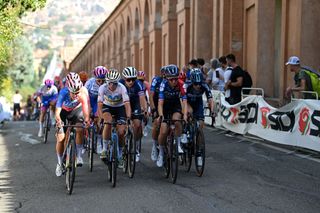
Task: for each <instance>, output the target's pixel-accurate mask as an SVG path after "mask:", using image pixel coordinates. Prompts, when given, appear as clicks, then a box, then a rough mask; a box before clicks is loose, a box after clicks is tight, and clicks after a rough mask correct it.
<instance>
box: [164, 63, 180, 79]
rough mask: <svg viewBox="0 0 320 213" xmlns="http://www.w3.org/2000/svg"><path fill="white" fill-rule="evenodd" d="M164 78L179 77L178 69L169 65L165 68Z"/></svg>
mask: <svg viewBox="0 0 320 213" xmlns="http://www.w3.org/2000/svg"><path fill="white" fill-rule="evenodd" d="M165 76H166V78H178V76H179V68H178V67H177V65H174V64H170V65H168V66H166V67H165Z"/></svg>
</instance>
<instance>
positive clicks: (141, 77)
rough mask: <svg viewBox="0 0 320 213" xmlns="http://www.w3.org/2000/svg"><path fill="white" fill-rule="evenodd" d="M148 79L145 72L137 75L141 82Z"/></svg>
mask: <svg viewBox="0 0 320 213" xmlns="http://www.w3.org/2000/svg"><path fill="white" fill-rule="evenodd" d="M145 77H146V73H145V72H144V71H139V72H138V75H137V78H138V79H140V80H144V79H145Z"/></svg>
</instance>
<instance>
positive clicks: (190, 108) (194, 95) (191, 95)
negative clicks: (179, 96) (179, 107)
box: [184, 68, 214, 128]
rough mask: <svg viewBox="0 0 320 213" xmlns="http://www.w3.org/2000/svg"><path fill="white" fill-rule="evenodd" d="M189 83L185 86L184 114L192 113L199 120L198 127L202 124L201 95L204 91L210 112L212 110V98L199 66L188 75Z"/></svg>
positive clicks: (201, 126) (202, 107)
mask: <svg viewBox="0 0 320 213" xmlns="http://www.w3.org/2000/svg"><path fill="white" fill-rule="evenodd" d="M190 80H191V85H189V86H188V87H187V92H186V95H187V108H186V109H185V111H184V114H186V115H187V114H190V115H192V116H193V117H194V118H195V119H196V120H199V121H200V128H203V125H204V106H203V99H202V95H203V94H204V93H205V94H206V96H207V101H208V105H209V108H210V110H211V112H213V107H214V105H213V98H212V94H211V91H210V88H209V86H208V84H206V83H205V82H204V81H203V80H204V79H203V74H202V72H201V70H200V69H199V68H193V69H192V70H191V75H190Z"/></svg>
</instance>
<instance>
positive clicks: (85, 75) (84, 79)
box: [79, 71, 88, 85]
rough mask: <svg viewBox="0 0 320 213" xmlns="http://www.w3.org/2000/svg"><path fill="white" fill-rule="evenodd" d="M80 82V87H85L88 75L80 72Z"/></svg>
mask: <svg viewBox="0 0 320 213" xmlns="http://www.w3.org/2000/svg"><path fill="white" fill-rule="evenodd" d="M79 76H80V80H81V82H82V85H85V84H86V82H87V80H88V74H87V72H86V71H80V72H79Z"/></svg>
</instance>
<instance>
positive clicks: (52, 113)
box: [50, 110, 55, 120]
mask: <svg viewBox="0 0 320 213" xmlns="http://www.w3.org/2000/svg"><path fill="white" fill-rule="evenodd" d="M54 117H55V116H54V112H53V111H52V110H50V118H51V120H54V119H55V118H54Z"/></svg>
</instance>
